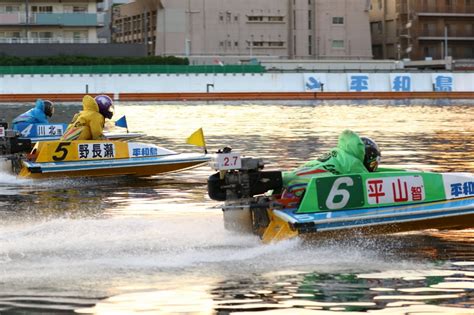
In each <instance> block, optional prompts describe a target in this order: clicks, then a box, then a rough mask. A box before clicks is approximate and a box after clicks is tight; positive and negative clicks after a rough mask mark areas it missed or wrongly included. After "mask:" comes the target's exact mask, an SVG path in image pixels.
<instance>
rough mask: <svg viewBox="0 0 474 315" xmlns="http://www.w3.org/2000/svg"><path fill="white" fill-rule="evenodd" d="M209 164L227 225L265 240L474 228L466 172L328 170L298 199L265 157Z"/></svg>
mask: <svg viewBox="0 0 474 315" xmlns="http://www.w3.org/2000/svg"><path fill="white" fill-rule="evenodd" d="M227 151H228V150H227ZM210 165H211V167H213V168H214V169H215V170H217V171H219V172H218V173H215V174H213V175H212V176H210V177H209V179H208V194H209V196H210V197H211V199H213V200H218V201H224V202H225V203H224V205H223V206H222V210H223V214H224V225H225V227H226V228H228V229H230V230H234V231H244V232H250V233H254V234H256V235H258V236H260V237H261V239H262V240H263V242H265V243H269V242H273V241H279V240H284V239H289V238H293V237H302V238H308V237H311V238H312V237H317V238H322V237H340V236H343V237H345V236H347V235H348V233H356V235H360V234H387V233H397V232H404V231H415V230H424V229H465V228H473V227H474V174H471V173H434V172H422V171H412V170H402V169H389V168H385V169H379V170H377V171H376V172H373V173H364V174H347V175H333V174H331V173H325V175H321V176H318V177H314V178H312V179H311V180H310V181H309V183H308V184H306V187H305V191H304V194H303V195H302V197H295V196H287V195H285V193H284V192H283V193H281V190H282V174H281V172H280V171H262V169H263V168H264V162H263V160H262V159H255V158H249V157H246V158H242V157H241V156H240V154H238V153H233V152H226V153H217V154H215V155H214V157H213V158H212V160H211V162H210Z"/></svg>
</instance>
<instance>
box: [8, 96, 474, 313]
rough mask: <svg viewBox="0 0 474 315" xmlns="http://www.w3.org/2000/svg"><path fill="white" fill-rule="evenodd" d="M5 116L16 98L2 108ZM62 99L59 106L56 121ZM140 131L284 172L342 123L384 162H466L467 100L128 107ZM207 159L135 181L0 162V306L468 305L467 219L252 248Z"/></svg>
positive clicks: (61, 117)
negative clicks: (30, 175)
mask: <svg viewBox="0 0 474 315" xmlns="http://www.w3.org/2000/svg"><path fill="white" fill-rule="evenodd" d="M3 108H4V114H6V118H7V119H8V120H11V118H12V117H13V116H15V115H16V114H18V113H19V112H21V111H22V110H24V109H25V108H24V107H21V108H20V107H19V106H4V107H3ZM76 109H77V106H75V107H72V108H71V107H62V106H59V107H58V110H57V113H58V115H57V116H56V117H55V121H58V122H59V121H67V120H69V118H70V117H72V114H73V112H74V111H75V110H76ZM116 112H117V114H116V117H117V118H118V117H120V116H121V115H122V114H126V115H127V120H128V122H129V129H130V130H131V131H143V132H145V133H147V134H148V136H147V137H146V138H144V139H143V140H144V141H147V142H153V143H156V144H159V145H162V146H164V147H167V148H170V149H174V150H177V151H188V152H195V151H198V150H199V149H197V148H194V147H192V146H189V145H187V144H185V143H184V139H185V138H186V137H187V136H189V135H190V134H191V133H192V132H193V131H195V130H196V129H197V128H200V127H202V128H203V129H204V133H205V136H206V140H207V144H208V149H209V151H215V150H217V149H218V148H222V147H223V146H225V145H230V146H232V147H233V148H234V150H236V151H240V152H242V153H244V154H245V155H251V156H256V157H263V158H264V159H265V161H266V162H267V165H268V166H267V168H269V169H270V168H273V169H289V168H292V167H295V166H297V165H298V164H299V163H301V162H303V161H306V160H308V159H311V158H314V157H317V156H319V155H320V154H321V153H323V152H325V151H327V150H328V149H329V148H330V147H332V146H334V145H335V143H336V141H337V136H338V134H339V133H340V132H341V131H342V130H344V129H345V128H349V129H352V130H355V131H357V132H359V133H360V134H363V135H366V136H369V137H372V138H374V139H376V140H377V142H378V143H379V146H380V147H381V148H382V155H383V162H382V164H383V165H384V166H395V167H404V168H413V169H422V170H427V171H463V172H474V141H473V140H474V123H473V121H474V106H467V105H464V106H458V105H446V106H422V105H419V106H418V105H411V106H403V105H397V106H394V105H393V106H388V105H370V104H365V105H343V104H338V105H316V106H311V105H306V106H297V105H292V106H286V105H283V104H281V105H271V104H266V105H252V104H240V105H219V104H193V105H182V104H172V105H164V104H151V105H150V104H131V103H123V104H119V105H117V107H116ZM212 172H213V171H212V170H211V169H209V168H208V167H203V168H198V169H194V170H191V171H187V172H183V173H177V174H172V175H166V176H160V177H152V178H144V179H129V178H115V179H98V180H78V179H74V180H55V181H31V180H21V179H17V178H15V177H14V176H11V175H9V174H8V173H7V171H6V167H4V170H3V171H2V172H0V314H3V313H4V312H15V311H16V312H23V311H24V312H28V313H31V312H33V313H35V312H36V313H41V312H43V313H55V312H64V313H69V312H71V313H72V312H79V313H97V314H118V313H122V314H132V313H151V314H229V313H234V312H238V313H240V314H248V313H259V314H266V313H272V314H280V313H281V314H306V313H314V310H319V312H318V314H319V313H324V312H327V313H328V314H332V313H335V312H337V311H341V310H345V311H350V312H351V313H358V312H360V313H364V312H367V311H369V310H370V311H371V314H372V313H374V314H403V313H408V312H417V311H418V312H422V311H423V312H425V313H426V314H432V313H434V312H441V313H446V314H448V313H456V314H472V309H473V308H474V229H473V230H464V231H422V232H416V233H406V234H401V235H395V236H385V237H380V238H370V239H369V238H359V239H357V238H353V239H347V240H344V241H337V242H336V241H333V242H331V241H325V242H324V243H315V244H307V243H303V242H300V241H299V240H290V241H285V242H281V243H277V244H272V245H262V244H261V243H260V241H259V240H258V239H257V238H256V237H254V236H250V235H239V234H235V233H232V232H229V231H226V230H224V228H223V223H222V214H221V210H220V209H219V207H218V206H219V203H217V202H214V201H211V200H210V199H209V198H208V197H207V195H206V178H207V176H208V175H210V174H211V173H212Z"/></svg>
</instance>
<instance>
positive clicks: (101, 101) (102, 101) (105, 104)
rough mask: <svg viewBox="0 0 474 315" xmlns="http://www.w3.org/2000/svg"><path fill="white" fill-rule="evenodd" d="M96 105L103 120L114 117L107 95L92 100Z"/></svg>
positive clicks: (111, 103)
mask: <svg viewBox="0 0 474 315" xmlns="http://www.w3.org/2000/svg"><path fill="white" fill-rule="evenodd" d="M94 100H95V102H96V103H97V105H99V113H101V114H102V116H104V117H105V118H108V119H111V118H112V116H113V115H114V104H113V102H112V99H111V98H110V97H108V96H107V95H98V96H96V97H95V98H94Z"/></svg>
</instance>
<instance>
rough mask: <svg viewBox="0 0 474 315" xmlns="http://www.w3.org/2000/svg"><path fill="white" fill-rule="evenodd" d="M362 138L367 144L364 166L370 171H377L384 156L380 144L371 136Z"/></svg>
mask: <svg viewBox="0 0 474 315" xmlns="http://www.w3.org/2000/svg"><path fill="white" fill-rule="evenodd" d="M360 139H361V140H362V142H363V143H364V145H365V156H364V166H365V167H366V168H367V170H368V171H369V172H375V171H376V170H377V167H378V166H379V162H380V158H381V156H382V154H380V149H379V146H378V145H377V143H375V141H374V140H372V139H370V138H367V137H360Z"/></svg>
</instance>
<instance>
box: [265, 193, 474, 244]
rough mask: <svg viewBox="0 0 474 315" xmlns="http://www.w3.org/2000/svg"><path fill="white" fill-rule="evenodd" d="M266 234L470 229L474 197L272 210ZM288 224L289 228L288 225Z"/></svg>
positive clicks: (337, 234) (308, 235) (473, 221)
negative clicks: (331, 209) (281, 231)
mask: <svg viewBox="0 0 474 315" xmlns="http://www.w3.org/2000/svg"><path fill="white" fill-rule="evenodd" d="M269 216H270V218H271V223H270V225H269V227H268V228H267V230H268V231H267V230H266V231H265V233H264V240H267V241H270V238H271V237H272V236H274V234H275V233H276V232H275V231H277V230H278V229H279V228H281V229H286V230H288V229H289V231H291V232H290V233H288V232H287V233H286V234H289V236H296V235H299V236H302V237H305V238H312V237H317V238H324V237H331V238H335V237H344V238H346V237H347V236H348V235H350V234H352V235H379V234H390V233H399V232H407V231H417V230H425V229H466V228H472V227H473V226H474V198H465V199H460V200H452V201H440V202H433V203H429V204H419V205H411V206H405V207H387V208H380V209H366V210H352V211H340V212H324V213H315V214H312V215H305V217H302V216H299V215H298V214H296V213H295V210H291V209H285V210H270V213H269ZM284 225H288V227H286V226H284Z"/></svg>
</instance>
